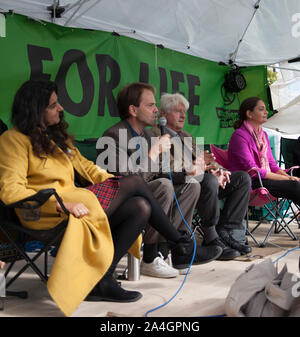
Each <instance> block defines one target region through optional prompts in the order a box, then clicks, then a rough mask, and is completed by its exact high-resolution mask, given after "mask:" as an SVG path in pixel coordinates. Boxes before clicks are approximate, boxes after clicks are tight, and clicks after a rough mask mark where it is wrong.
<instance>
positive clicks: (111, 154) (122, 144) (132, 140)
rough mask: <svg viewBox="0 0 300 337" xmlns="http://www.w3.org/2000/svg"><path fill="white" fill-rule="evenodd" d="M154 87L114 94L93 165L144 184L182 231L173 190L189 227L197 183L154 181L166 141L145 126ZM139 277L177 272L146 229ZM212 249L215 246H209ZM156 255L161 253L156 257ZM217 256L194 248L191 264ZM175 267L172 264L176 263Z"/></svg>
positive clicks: (153, 117)
mask: <svg viewBox="0 0 300 337" xmlns="http://www.w3.org/2000/svg"><path fill="white" fill-rule="evenodd" d="M154 95H155V88H154V87H153V86H152V85H150V84H146V83H141V82H137V83H131V84H129V85H127V86H125V87H124V88H122V89H121V90H120V92H119V93H118V97H117V105H118V110H119V114H120V118H121V121H119V122H118V123H116V124H115V125H113V126H112V127H110V128H109V129H107V130H106V131H105V132H104V133H103V135H102V137H101V138H99V140H98V142H97V150H98V153H99V156H98V158H97V164H99V165H100V166H101V167H102V168H106V169H107V170H108V171H110V172H111V173H114V174H116V175H129V174H139V175H141V176H142V177H143V178H144V180H145V182H147V183H148V184H149V187H150V188H151V190H152V192H153V195H154V196H155V197H156V198H157V199H158V200H159V203H160V205H161V206H162V208H163V210H164V211H165V213H166V214H167V215H168V217H169V219H170V221H171V222H172V224H173V226H174V227H175V228H176V229H180V230H185V231H188V230H187V229H185V228H184V227H185V226H184V224H183V219H182V217H181V215H180V212H179V210H178V208H177V204H176V202H175V200H174V191H175V193H176V196H177V200H178V203H179V205H180V209H181V212H182V214H183V216H184V218H185V220H186V222H187V223H188V224H189V225H190V224H191V221H192V217H193V212H194V208H195V205H196V202H197V200H198V199H199V195H200V186H199V184H189V183H187V184H182V185H180V186H178V185H176V186H173V185H172V182H171V181H170V179H168V178H165V177H159V176H158V175H159V171H160V167H159V163H160V160H159V157H160V156H161V153H162V152H168V151H169V149H170V147H171V143H170V136H169V135H163V136H160V137H155V136H154V135H153V134H152V132H151V131H149V130H146V127H148V126H154V125H155V124H156V121H157V112H158V109H157V107H156V101H155V97H154ZM143 239H144V248H143V261H142V262H141V274H142V275H148V276H153V277H161V278H169V277H176V276H177V275H178V270H177V269H180V266H179V262H178V261H176V256H172V263H173V267H175V268H177V269H174V268H173V267H172V266H171V265H170V264H168V263H167V259H166V257H167V256H168V249H169V247H168V245H167V242H166V241H165V239H164V238H163V237H162V236H161V235H160V234H159V233H158V232H157V231H155V230H154V229H153V228H151V227H150V226H149V227H147V228H146V230H145V233H144V238H143ZM214 248H215V247H214ZM159 253H161V254H159ZM219 255H220V251H218V250H215V249H211V250H210V249H207V247H197V251H196V256H195V260H194V263H195V264H199V263H205V262H209V261H212V260H214V259H215V258H217V257H218V256H219ZM177 262H178V263H177Z"/></svg>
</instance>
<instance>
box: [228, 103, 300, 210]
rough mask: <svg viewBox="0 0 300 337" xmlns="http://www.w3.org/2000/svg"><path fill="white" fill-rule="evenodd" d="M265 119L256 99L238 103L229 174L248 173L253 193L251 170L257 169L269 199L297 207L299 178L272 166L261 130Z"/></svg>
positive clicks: (255, 184) (256, 183)
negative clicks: (280, 198)
mask: <svg viewBox="0 0 300 337" xmlns="http://www.w3.org/2000/svg"><path fill="white" fill-rule="evenodd" d="M267 117H268V111H267V110H266V106H265V103H264V102H263V100H261V99H260V98H258V97H250V98H247V99H245V100H244V101H243V102H242V104H241V106H240V109H239V119H238V120H237V121H236V122H235V124H234V128H235V131H234V133H233V134H232V136H231V139H230V142H229V147H228V159H229V165H230V170H231V171H232V172H235V171H237V170H243V171H246V172H248V173H249V175H250V176H251V178H252V188H253V189H256V188H258V187H260V184H259V180H258V177H257V172H256V171H255V170H253V168H257V169H258V171H259V173H260V176H261V178H262V182H263V185H264V187H265V188H267V189H268V191H269V192H270V193H271V195H273V196H274V197H282V198H287V199H290V200H292V201H293V202H294V203H296V204H297V205H300V183H299V182H300V178H299V177H292V176H290V175H288V174H287V173H286V172H284V171H283V170H281V169H280V167H279V166H278V165H277V164H276V161H275V159H274V157H273V155H272V151H271V147H270V142H269V139H268V135H267V133H266V132H264V131H263V129H262V125H263V124H264V123H265V122H266V121H267Z"/></svg>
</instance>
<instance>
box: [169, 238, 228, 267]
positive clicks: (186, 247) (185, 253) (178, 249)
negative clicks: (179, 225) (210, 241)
mask: <svg viewBox="0 0 300 337" xmlns="http://www.w3.org/2000/svg"><path fill="white" fill-rule="evenodd" d="M171 253H172V264H173V267H174V268H176V269H185V268H188V267H189V265H190V264H191V261H192V257H193V254H194V240H193V239H191V238H190V236H189V235H188V234H187V233H186V234H184V235H182V237H181V239H180V240H179V242H177V243H176V244H174V243H173V244H172V245H171ZM221 254H222V249H221V248H220V247H218V246H209V247H204V246H200V245H197V246H196V252H195V258H194V261H193V264H194V265H197V264H204V263H208V262H210V261H213V260H215V259H217V258H218V257H219V256H220V255H221Z"/></svg>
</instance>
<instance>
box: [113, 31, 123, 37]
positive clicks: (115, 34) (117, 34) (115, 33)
mask: <svg viewBox="0 0 300 337" xmlns="http://www.w3.org/2000/svg"><path fill="white" fill-rule="evenodd" d="M111 35H113V36H121V35H120V34H119V33H117V32H115V31H113V32H112V33H111Z"/></svg>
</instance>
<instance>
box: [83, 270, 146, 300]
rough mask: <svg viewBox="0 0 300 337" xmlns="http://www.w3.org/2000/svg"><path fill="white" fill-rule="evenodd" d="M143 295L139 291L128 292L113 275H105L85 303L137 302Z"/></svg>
mask: <svg viewBox="0 0 300 337" xmlns="http://www.w3.org/2000/svg"><path fill="white" fill-rule="evenodd" d="M142 296H143V295H142V294H141V293H140V292H138V291H128V290H124V289H123V288H121V285H120V282H117V281H116V279H115V278H114V277H113V276H112V275H105V276H104V277H103V278H102V280H101V281H100V282H98V283H97V284H96V286H95V287H94V289H93V290H92V291H91V292H90V293H89V294H88V296H87V297H86V298H85V301H90V302H96V301H106V302H135V301H137V300H139V299H140V298H141V297H142Z"/></svg>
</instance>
